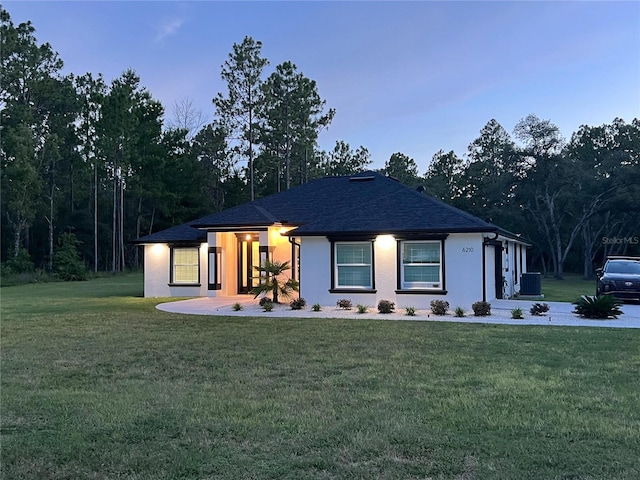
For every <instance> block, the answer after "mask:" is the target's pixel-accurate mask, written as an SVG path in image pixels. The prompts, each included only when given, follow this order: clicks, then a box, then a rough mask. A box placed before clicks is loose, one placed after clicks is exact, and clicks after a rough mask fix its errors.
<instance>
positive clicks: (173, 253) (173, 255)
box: [171, 247, 200, 285]
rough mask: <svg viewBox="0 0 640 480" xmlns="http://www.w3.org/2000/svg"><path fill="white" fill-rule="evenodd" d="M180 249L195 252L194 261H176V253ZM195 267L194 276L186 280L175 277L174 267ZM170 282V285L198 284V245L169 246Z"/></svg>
mask: <svg viewBox="0 0 640 480" xmlns="http://www.w3.org/2000/svg"><path fill="white" fill-rule="evenodd" d="M181 250H190V251H193V252H195V255H196V261H195V262H189V263H180V264H179V263H176V257H177V255H176V253H177V252H179V251H181ZM194 266H195V267H196V270H197V273H196V276H195V278H189V279H186V280H177V279H176V267H194ZM171 284H172V285H199V284H200V248H199V247H172V248H171Z"/></svg>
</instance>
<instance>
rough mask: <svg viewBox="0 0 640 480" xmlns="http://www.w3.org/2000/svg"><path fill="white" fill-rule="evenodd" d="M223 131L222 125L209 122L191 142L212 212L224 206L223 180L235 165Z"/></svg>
mask: <svg viewBox="0 0 640 480" xmlns="http://www.w3.org/2000/svg"><path fill="white" fill-rule="evenodd" d="M224 133H225V132H224V128H222V126H220V125H218V124H216V123H210V124H209V125H206V126H205V127H204V128H202V129H201V130H200V131H199V132H198V134H197V135H196V136H195V137H194V139H193V142H192V144H191V152H192V154H193V156H194V158H195V160H196V162H197V163H198V164H199V165H200V166H201V167H202V171H203V172H204V176H205V178H206V184H205V186H204V188H205V189H206V193H207V197H208V198H207V199H208V202H207V204H208V206H211V208H212V209H213V211H214V212H219V211H220V210H222V209H223V208H224V207H225V193H226V191H225V186H224V182H225V180H227V179H228V178H229V176H230V175H231V173H232V170H233V169H234V167H235V159H234V158H233V156H232V155H230V154H229V152H228V149H227V141H226V138H225V134H224Z"/></svg>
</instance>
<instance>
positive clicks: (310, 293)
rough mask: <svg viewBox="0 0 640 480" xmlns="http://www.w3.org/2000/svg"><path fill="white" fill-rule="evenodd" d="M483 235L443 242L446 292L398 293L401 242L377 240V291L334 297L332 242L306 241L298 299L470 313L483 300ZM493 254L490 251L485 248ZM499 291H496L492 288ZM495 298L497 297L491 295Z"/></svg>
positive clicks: (490, 262) (457, 236)
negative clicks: (435, 303)
mask: <svg viewBox="0 0 640 480" xmlns="http://www.w3.org/2000/svg"><path fill="white" fill-rule="evenodd" d="M482 241H483V236H482V235H481V234H479V233H478V234H451V235H449V236H448V237H447V239H446V240H445V242H444V248H445V254H444V258H445V268H444V275H445V288H446V291H447V293H446V295H445V294H424V293H420V294H411V293H397V292H396V290H397V284H398V282H397V275H398V267H397V248H398V247H397V242H396V241H395V239H391V241H390V242H389V238H381V237H378V238H377V239H376V241H375V242H374V256H375V260H374V264H375V273H374V275H375V290H376V293H330V292H329V290H330V288H331V268H332V266H331V243H330V242H329V241H328V240H327V239H326V238H325V237H303V238H302V239H301V240H300V243H301V245H302V248H301V261H300V262H301V278H300V295H301V296H302V297H304V298H305V300H306V301H307V303H308V304H313V303H316V302H317V303H320V304H322V305H335V303H336V302H337V300H339V299H340V298H348V299H349V300H351V302H352V303H353V304H354V305H356V304H358V303H360V304H363V305H367V306H369V307H372V308H375V307H376V306H377V304H378V302H379V301H380V300H382V299H385V300H391V301H393V302H395V303H396V308H404V307H407V306H413V307H416V308H419V309H428V308H429V306H430V303H431V300H435V299H441V300H446V301H447V302H449V305H450V307H451V308H452V309H454V308H455V307H458V306H461V307H463V308H464V309H466V310H469V309H470V308H471V304H473V303H474V302H476V301H479V300H482V249H483V243H482ZM487 252H488V253H490V249H487ZM488 257H490V258H488V259H487V262H486V264H487V266H488V267H490V271H488V272H487V277H488V280H489V281H490V282H493V278H494V277H493V265H494V264H493V256H492V253H491V254H489V255H488ZM494 291H495V289H494ZM493 298H495V294H493Z"/></svg>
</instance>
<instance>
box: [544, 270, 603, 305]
mask: <svg viewBox="0 0 640 480" xmlns="http://www.w3.org/2000/svg"><path fill="white" fill-rule="evenodd" d="M542 293H543V294H544V300H546V301H548V302H575V301H576V300H577V299H578V298H580V297H581V296H582V295H589V296H593V295H595V294H596V281H595V279H593V280H585V279H584V278H583V277H582V275H579V274H574V273H567V274H565V275H564V280H557V279H555V278H553V276H549V277H543V278H542Z"/></svg>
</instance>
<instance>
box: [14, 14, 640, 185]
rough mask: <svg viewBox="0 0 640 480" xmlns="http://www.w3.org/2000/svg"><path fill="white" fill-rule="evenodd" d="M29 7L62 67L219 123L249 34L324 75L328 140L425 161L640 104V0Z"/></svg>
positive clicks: (598, 119)
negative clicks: (238, 48) (229, 63)
mask: <svg viewBox="0 0 640 480" xmlns="http://www.w3.org/2000/svg"><path fill="white" fill-rule="evenodd" d="M3 6H4V8H5V9H7V10H8V11H9V13H10V15H11V18H12V20H13V22H14V23H15V24H16V25H17V24H18V23H20V22H23V21H27V20H31V21H32V23H33V24H34V26H35V28H36V37H37V39H38V41H39V42H49V43H50V44H51V45H52V47H53V49H54V50H56V51H57V52H58V53H59V54H60V57H61V58H62V60H63V61H64V62H65V69H64V73H73V74H75V75H82V74H84V73H86V72H92V73H94V74H97V73H102V74H103V76H104V78H105V80H106V81H107V82H110V81H111V80H112V79H114V78H116V77H117V76H119V75H120V74H121V73H122V72H123V71H124V70H126V69H127V68H129V67H130V68H133V69H134V70H135V71H136V72H137V73H138V75H140V77H141V84H142V85H143V86H145V87H146V88H147V89H148V90H149V91H150V92H151V94H152V95H153V97H154V98H156V99H158V100H160V101H161V102H162V103H163V105H164V106H165V109H166V115H167V116H168V117H170V116H171V111H172V106H173V104H174V102H176V101H181V100H184V99H189V100H191V101H192V102H193V104H194V105H195V106H196V107H197V108H198V109H200V110H201V111H202V112H203V113H204V114H205V115H206V116H207V119H208V120H210V119H211V118H213V114H214V109H213V105H212V103H211V99H212V98H213V97H214V96H215V95H216V93H217V92H219V91H223V92H224V91H225V90H224V89H225V85H224V84H223V83H222V81H221V79H220V67H221V65H222V64H223V63H224V62H225V60H226V59H227V56H228V54H229V52H230V51H231V49H232V45H233V43H241V42H242V40H243V38H244V37H245V36H251V37H253V38H254V39H256V40H260V41H262V43H263V50H262V54H263V56H264V57H266V58H267V59H268V60H269V61H270V65H269V66H268V67H267V68H266V69H265V78H266V76H267V75H268V74H269V73H271V72H272V71H273V69H274V68H275V66H276V65H278V64H280V63H281V62H284V61H287V60H290V61H292V62H293V63H295V64H296V65H297V66H298V69H299V71H301V72H302V73H303V74H304V75H306V76H307V77H309V78H311V79H313V80H315V81H316V82H317V84H318V90H319V93H320V95H321V97H322V98H323V99H324V100H326V102H327V107H333V108H335V109H336V117H335V119H334V121H333V123H332V124H331V126H330V127H329V129H328V130H327V131H324V132H322V134H321V136H320V139H319V141H320V146H321V148H323V149H325V150H330V149H332V148H333V145H334V144H335V142H336V140H344V141H346V142H347V143H349V144H350V145H351V147H352V148H354V149H355V148H357V147H358V146H360V145H363V146H365V147H366V148H368V149H369V151H370V153H371V155H372V160H373V162H374V163H373V166H374V167H376V168H378V167H382V166H383V165H384V162H385V161H386V160H388V159H389V157H390V156H391V154H392V153H394V152H402V153H404V154H406V155H409V156H410V157H412V158H413V159H414V160H415V161H416V162H417V163H418V166H419V169H420V173H421V174H423V173H424V172H425V171H426V169H427V166H428V164H429V161H430V159H431V157H432V156H433V154H434V153H436V152H437V151H438V150H440V149H443V150H445V151H449V150H455V152H456V153H457V154H458V155H459V156H463V155H464V154H465V153H466V151H467V146H468V145H469V143H471V142H472V141H473V140H474V139H475V138H477V137H478V135H479V133H480V130H481V129H482V127H483V126H484V125H485V124H486V123H487V122H488V121H489V120H491V119H492V118H495V119H496V120H497V121H498V122H499V123H500V124H501V125H502V126H503V127H504V128H505V129H506V130H507V131H508V132H509V133H512V132H513V128H514V126H515V125H516V123H517V122H518V121H520V120H521V119H522V118H524V117H526V116H527V115H528V114H531V113H533V114H535V115H537V116H538V117H540V118H542V119H548V120H551V121H552V122H553V123H554V124H556V125H557V126H558V127H559V128H560V131H561V132H562V134H563V135H564V136H565V137H567V138H569V137H570V136H571V134H572V133H573V132H574V131H576V130H577V129H578V127H579V126H580V125H583V124H587V125H601V124H603V123H610V122H611V121H612V120H613V119H614V118H615V117H621V118H623V119H624V120H625V121H627V122H630V121H631V120H632V119H633V118H635V117H640V2H637V1H630V2H615V1H606V2H579V1H572V2H515V1H513V2H482V1H475V2H457V1H450V2H418V1H414V2H372V1H354V2H333V1H318V2H292V1H286V2H284V1H283V2H272V1H264V2H205V1H193V2H170V1H165V2H153V1H145V2H124V1H118V2H115V1H113V2H93V1H84V2H77V1H76V2H57V1H48V2H32V1H20V2H15V1H7V2H4V3H3Z"/></svg>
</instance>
